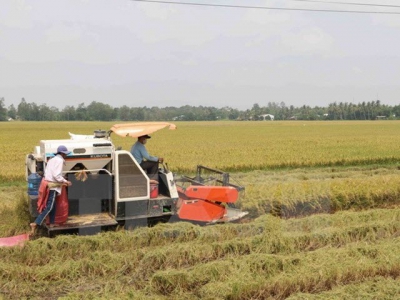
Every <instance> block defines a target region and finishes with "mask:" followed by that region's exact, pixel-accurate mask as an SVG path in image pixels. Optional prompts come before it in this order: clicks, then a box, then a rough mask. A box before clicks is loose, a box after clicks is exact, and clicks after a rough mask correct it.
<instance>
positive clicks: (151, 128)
mask: <svg viewBox="0 0 400 300" xmlns="http://www.w3.org/2000/svg"><path fill="white" fill-rule="evenodd" d="M167 126H169V129H170V130H174V129H176V125H175V124H172V123H167V122H143V123H126V124H115V125H113V126H112V127H111V129H110V130H111V131H112V132H114V133H116V134H118V135H119V136H122V137H125V136H130V137H133V138H136V137H139V136H142V135H146V134H152V133H153V132H156V131H157V130H160V129H163V128H165V127H167Z"/></svg>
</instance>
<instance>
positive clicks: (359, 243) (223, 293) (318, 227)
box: [0, 121, 400, 299]
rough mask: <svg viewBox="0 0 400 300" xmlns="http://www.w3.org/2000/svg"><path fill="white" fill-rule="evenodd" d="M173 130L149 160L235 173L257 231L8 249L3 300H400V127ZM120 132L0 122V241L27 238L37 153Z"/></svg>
mask: <svg viewBox="0 0 400 300" xmlns="http://www.w3.org/2000/svg"><path fill="white" fill-rule="evenodd" d="M176 124H177V126H178V129H177V130H176V131H169V130H167V129H164V130H161V131H159V132H157V133H155V134H153V138H152V139H151V140H149V142H148V144H147V148H148V149H149V152H150V153H151V154H155V155H160V156H163V157H165V159H166V161H167V162H168V165H169V167H170V169H171V170H172V171H173V172H176V173H184V174H188V173H191V172H193V171H194V169H195V168H196V165H197V164H203V165H207V166H210V167H213V168H219V169H222V170H228V171H230V172H232V173H231V175H232V178H233V179H234V180H235V181H236V182H237V183H240V184H242V185H244V186H245V187H246V191H245V194H244V195H243V196H244V197H243V198H242V199H241V201H240V203H239V206H240V207H241V209H242V210H247V211H249V218H247V219H245V220H243V221H242V222H241V223H237V224H224V225H216V226H198V225H194V224H190V223H186V222H178V223H168V224H159V225H156V226H154V227H151V228H139V229H135V230H133V231H123V230H119V231H117V232H107V233H102V234H99V235H95V236H88V237H82V236H58V237H56V238H53V239H48V238H40V239H37V240H34V241H30V242H28V243H27V244H26V245H25V246H24V247H16V248H0V257H2V259H1V260H0V270H1V271H0V299H3V298H4V299H82V298H84V299H398V295H399V294H400V289H399V286H400V257H399V255H398V253H400V205H399V203H400V184H399V183H400V164H399V158H400V153H399V151H398V149H399V147H398V145H399V142H400V135H399V134H398V133H399V132H400V122H396V121H370V122H358V121H356V122H177V123H176ZM112 125H113V123H92V122H70V123H67V122H66V123H54V124H53V123H40V122H37V123H36V122H32V123H29V122H15V123H0V129H1V130H0V140H1V141H2V142H1V146H0V147H2V148H1V150H2V151H1V154H0V162H1V164H2V168H1V169H0V220H1V222H0V237H3V236H10V235H14V234H19V233H23V232H26V231H27V230H28V227H29V226H28V224H29V216H28V213H27V210H26V198H25V197H26V196H25V193H26V190H25V189H26V182H25V181H24V161H25V155H26V154H27V153H29V152H30V151H32V150H33V146H35V145H38V142H39V140H40V139H63V138H69V136H68V132H72V133H76V134H91V133H92V132H93V130H96V129H108V128H110V127H111V126H112ZM49 129H50V130H49ZM112 138H113V141H114V143H115V145H116V146H121V147H122V148H123V149H126V150H128V149H129V148H130V146H131V144H132V143H133V142H134V141H133V140H132V139H128V138H120V137H116V136H112Z"/></svg>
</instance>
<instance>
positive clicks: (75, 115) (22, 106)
mask: <svg viewBox="0 0 400 300" xmlns="http://www.w3.org/2000/svg"><path fill="white" fill-rule="evenodd" d="M271 115H272V116H273V119H274V120H376V119H400V105H396V106H389V105H384V104H382V103H381V102H380V101H379V100H376V101H369V102H362V103H358V104H353V103H347V102H339V103H337V102H334V103H331V104H329V105H328V107H319V106H315V107H310V106H307V105H303V106H301V107H294V106H293V105H290V106H286V105H285V103H284V102H280V103H278V102H268V103H267V105H266V106H260V105H259V104H258V103H255V104H253V106H252V108H251V109H246V110H238V109H234V108H231V107H222V108H216V107H206V106H190V105H185V106H181V107H172V106H171V107H163V108H160V107H146V106H144V107H128V106H126V105H123V106H121V107H112V106H110V105H108V104H104V103H101V102H96V101H93V102H91V103H90V104H89V105H87V106H86V105H85V104H84V103H81V104H79V105H78V106H77V107H74V106H70V105H67V106H65V107H64V108H63V109H61V110H60V109H58V108H56V107H54V106H51V107H49V106H47V105H46V104H41V105H38V104H36V103H34V102H31V103H30V102H27V101H26V100H25V99H24V98H22V99H21V102H20V103H19V104H18V106H17V107H15V106H14V105H13V104H11V105H10V106H9V107H8V108H7V107H6V106H5V100H4V98H0V121H7V120H21V121H114V120H115V121H213V120H265V119H271Z"/></svg>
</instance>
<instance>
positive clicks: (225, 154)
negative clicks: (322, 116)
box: [0, 121, 400, 181]
mask: <svg viewBox="0 0 400 300" xmlns="http://www.w3.org/2000/svg"><path fill="white" fill-rule="evenodd" d="M113 124H114V123H110V122H3V123H0V140H1V141H2V143H1V145H0V147H1V148H0V150H1V152H0V161H1V164H2V168H1V169H0V180H1V181H18V180H22V179H23V178H24V164H25V156H26V154H28V153H29V152H31V151H33V147H34V146H36V145H38V144H39V141H40V140H42V139H68V138H69V135H68V132H72V133H76V134H92V133H93V131H94V130H97V129H104V130H108V129H109V128H111V126H112V125H113ZM177 125H178V129H177V130H175V131H170V130H167V129H164V130H161V131H158V132H156V133H154V135H153V136H154V138H153V139H151V140H150V141H149V143H148V145H147V146H148V149H149V152H150V153H151V154H154V155H159V156H161V157H164V158H165V159H166V161H167V162H168V163H169V165H170V168H171V169H172V170H173V171H175V172H179V173H187V172H191V171H193V169H194V168H195V167H196V165H197V164H202V165H206V166H210V167H214V168H219V169H222V170H227V171H235V172H239V171H249V170H254V169H274V168H298V167H310V166H338V165H347V166H351V165H369V164H374V163H378V164H387V163H397V162H398V160H399V158H400V153H399V151H398V145H399V143H400V135H398V134H397V133H398V132H400V123H399V122H396V121H355V122H350V121H349V122H289V121H286V122H285V121H282V122H233V121H229V122H228V121H227V122H223V121H221V122H178V123H177ZM112 138H113V140H114V143H115V145H116V146H121V147H122V148H123V149H126V150H129V149H130V147H131V145H132V144H133V142H134V139H132V138H121V137H118V136H116V135H112Z"/></svg>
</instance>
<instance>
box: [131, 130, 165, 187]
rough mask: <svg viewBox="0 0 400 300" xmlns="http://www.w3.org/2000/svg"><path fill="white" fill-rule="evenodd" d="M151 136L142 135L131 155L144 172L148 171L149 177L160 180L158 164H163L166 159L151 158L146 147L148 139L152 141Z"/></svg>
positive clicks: (134, 145)
mask: <svg viewBox="0 0 400 300" xmlns="http://www.w3.org/2000/svg"><path fill="white" fill-rule="evenodd" d="M150 138H151V137H150V136H149V135H147V134H146V135H142V136H139V137H138V140H137V141H136V143H135V144H133V146H132V148H131V153H132V155H133V157H134V158H135V159H136V161H137V162H138V163H139V165H140V166H141V167H142V169H143V170H145V171H147V175H148V176H149V178H150V179H153V180H158V163H162V162H163V161H164V159H163V158H162V157H157V156H151V155H149V153H148V152H147V150H146V147H145V146H144V145H145V144H146V142H147V139H150Z"/></svg>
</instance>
